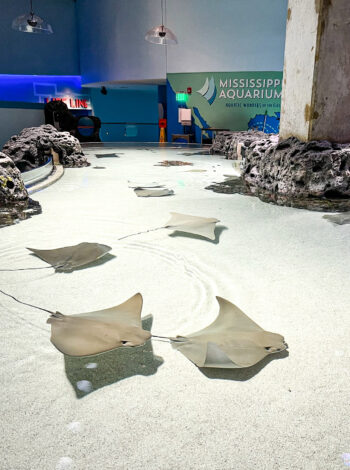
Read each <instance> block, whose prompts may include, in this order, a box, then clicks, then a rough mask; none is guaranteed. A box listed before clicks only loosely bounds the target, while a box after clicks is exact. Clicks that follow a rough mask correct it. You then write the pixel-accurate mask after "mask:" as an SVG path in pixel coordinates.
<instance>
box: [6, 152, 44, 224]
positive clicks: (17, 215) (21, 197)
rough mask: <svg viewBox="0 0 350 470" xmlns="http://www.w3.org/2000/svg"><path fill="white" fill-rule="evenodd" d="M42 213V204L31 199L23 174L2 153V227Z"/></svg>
mask: <svg viewBox="0 0 350 470" xmlns="http://www.w3.org/2000/svg"><path fill="white" fill-rule="evenodd" d="M40 213H41V207H40V204H39V203H38V202H36V201H33V200H32V199H30V198H29V196H28V192H27V190H26V188H25V186H24V183H23V180H22V176H21V172H20V171H19V169H18V168H16V166H15V164H14V162H13V161H12V160H11V158H9V157H8V156H7V155H5V154H4V153H1V152H0V227H2V226H5V225H11V224H13V223H14V222H15V221H17V220H20V219H27V218H28V217H31V216H32V215H34V214H40Z"/></svg>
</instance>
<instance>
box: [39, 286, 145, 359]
mask: <svg viewBox="0 0 350 470" xmlns="http://www.w3.org/2000/svg"><path fill="white" fill-rule="evenodd" d="M141 310H142V295H141V294H136V295H134V296H133V297H131V298H130V299H128V300H127V301H126V302H124V303H122V304H120V305H118V306H116V307H112V308H108V309H105V310H98V311H96V312H87V313H79V314H77V315H63V314H62V313H59V312H56V313H53V314H52V315H51V317H50V318H49V319H48V320H47V323H50V324H51V342H52V343H53V345H54V346H55V347H56V348H57V349H58V350H59V351H60V352H61V353H63V354H67V355H68V356H77V357H83V356H92V355H95V354H100V353H103V352H106V351H111V350H112V349H116V348H120V347H122V346H140V345H142V344H144V343H145V342H146V341H147V340H148V339H150V338H151V336H152V335H151V333H150V332H149V331H146V330H143V329H142V323H141Z"/></svg>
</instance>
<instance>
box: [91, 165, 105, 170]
mask: <svg viewBox="0 0 350 470" xmlns="http://www.w3.org/2000/svg"><path fill="white" fill-rule="evenodd" d="M92 168H94V169H95V170H105V169H106V167H105V166H93V167H92Z"/></svg>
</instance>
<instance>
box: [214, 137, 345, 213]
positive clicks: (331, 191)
mask: <svg viewBox="0 0 350 470" xmlns="http://www.w3.org/2000/svg"><path fill="white" fill-rule="evenodd" d="M222 134H224V133H221V134H218V139H219V142H218V143H217V142H214V145H213V148H214V149H219V148H222V151H223V152H225V154H226V155H234V154H235V152H236V150H234V146H235V145H236V146H237V144H236V142H238V143H240V142H241V139H242V137H241V135H242V134H243V135H244V134H249V133H235V135H234V136H233V137H231V138H230V142H231V144H230V145H231V147H230V146H229V145H228V142H229V139H228V136H226V141H225V142H226V143H225V144H224V145H223V144H222V142H223V140H224V136H222ZM253 134H254V138H253V136H252V138H250V139H249V141H248V139H247V141H246V142H243V145H244V158H245V161H244V166H243V172H242V184H241V183H239V182H238V181H232V182H230V181H225V182H223V183H218V184H216V185H215V186H211V187H209V188H208V189H212V190H215V191H219V192H226V193H235V192H240V193H241V194H250V195H255V196H258V197H259V198H260V199H262V200H263V201H267V202H274V203H276V204H279V205H287V206H292V207H298V208H305V209H311V210H319V211H349V210H350V144H337V143H331V142H328V141H312V142H301V141H299V140H298V139H297V138H295V137H290V138H289V139H287V140H284V141H281V142H278V140H277V139H278V136H276V135H273V134H272V135H266V134H263V135H261V134H262V133H256V132H255V133H253ZM258 134H259V135H258ZM242 140H243V139H242ZM232 142H235V143H234V144H233V143H232ZM242 148H243V147H242ZM230 149H233V150H232V151H231V150H230Z"/></svg>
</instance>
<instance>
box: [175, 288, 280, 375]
mask: <svg viewBox="0 0 350 470" xmlns="http://www.w3.org/2000/svg"><path fill="white" fill-rule="evenodd" d="M217 300H218V302H219V306H220V311H219V315H218V317H217V318H216V320H215V321H214V322H213V323H212V324H211V325H209V326H208V327H207V328H204V329H203V330H200V331H198V332H196V333H192V334H190V335H188V336H186V337H184V336H177V337H176V338H173V339H172V346H173V348H175V349H177V350H179V351H180V352H181V353H182V354H183V355H184V356H186V357H187V358H188V359H189V360H190V361H192V362H193V363H194V364H196V365H197V366H198V367H217V368H224V369H237V368H242V367H250V366H253V365H254V364H256V363H257V362H259V361H261V360H262V359H264V357H266V356H268V355H269V354H273V353H277V352H281V351H284V350H285V349H286V348H287V344H286V343H285V342H284V338H283V336H281V335H279V334H277V333H270V332H269V331H265V330H263V329H262V328H261V327H260V326H259V325H257V324H256V323H254V322H253V320H251V319H250V318H249V317H247V315H245V314H244V313H243V312H242V311H241V310H240V309H239V308H238V307H236V306H235V305H233V304H231V303H230V302H229V301H227V300H225V299H223V298H221V297H217Z"/></svg>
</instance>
